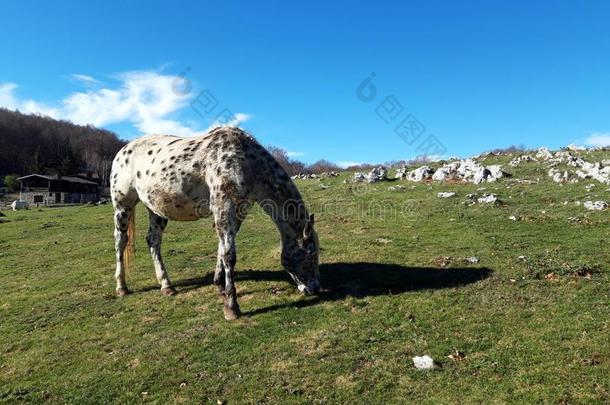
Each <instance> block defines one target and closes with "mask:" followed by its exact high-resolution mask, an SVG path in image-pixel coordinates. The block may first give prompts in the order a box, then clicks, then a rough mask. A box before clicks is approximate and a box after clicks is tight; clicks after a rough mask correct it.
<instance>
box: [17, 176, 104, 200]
mask: <svg viewBox="0 0 610 405" xmlns="http://www.w3.org/2000/svg"><path fill="white" fill-rule="evenodd" d="M19 182H20V183H21V199H22V200H25V201H27V202H28V203H29V204H30V205H37V204H38V205H53V204H77V203H86V202H90V201H93V202H95V201H98V200H99V198H100V186H99V184H98V183H96V182H95V181H92V180H86V179H84V178H82V177H75V176H58V175H56V176H49V175H44V174H30V175H29V176H23V177H20V178H19Z"/></svg>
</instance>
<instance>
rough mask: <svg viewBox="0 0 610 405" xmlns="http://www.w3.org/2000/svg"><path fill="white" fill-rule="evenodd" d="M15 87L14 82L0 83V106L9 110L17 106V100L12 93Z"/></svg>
mask: <svg viewBox="0 0 610 405" xmlns="http://www.w3.org/2000/svg"><path fill="white" fill-rule="evenodd" d="M16 88H17V85H16V84H15V83H0V106H2V107H5V108H8V109H11V110H14V109H15V108H17V100H15V96H14V95H13V92H14V91H15V89H16Z"/></svg>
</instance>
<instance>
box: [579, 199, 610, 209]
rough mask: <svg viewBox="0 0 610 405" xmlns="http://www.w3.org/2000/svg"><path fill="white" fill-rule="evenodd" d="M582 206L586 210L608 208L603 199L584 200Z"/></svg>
mask: <svg viewBox="0 0 610 405" xmlns="http://www.w3.org/2000/svg"><path fill="white" fill-rule="evenodd" d="M584 207H585V208H586V209H588V210H593V211H602V210H605V209H606V208H608V204H607V203H606V202H605V201H585V203H584Z"/></svg>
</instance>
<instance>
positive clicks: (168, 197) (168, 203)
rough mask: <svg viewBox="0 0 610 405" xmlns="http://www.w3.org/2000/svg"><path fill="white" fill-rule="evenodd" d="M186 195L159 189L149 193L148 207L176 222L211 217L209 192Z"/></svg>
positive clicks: (169, 189)
mask: <svg viewBox="0 0 610 405" xmlns="http://www.w3.org/2000/svg"><path fill="white" fill-rule="evenodd" d="M197 191H198V192H196V193H188V194H187V193H185V192H184V191H182V190H176V189H172V188H163V187H159V188H156V189H152V190H150V191H149V192H148V193H147V200H148V201H145V202H147V204H146V205H147V206H148V207H149V208H150V209H151V210H152V211H153V212H154V213H155V214H157V215H160V216H162V217H165V218H168V219H171V220H174V221H195V220H197V219H199V218H203V217H207V216H209V215H211V211H210V202H209V192H207V187H206V189H205V190H197Z"/></svg>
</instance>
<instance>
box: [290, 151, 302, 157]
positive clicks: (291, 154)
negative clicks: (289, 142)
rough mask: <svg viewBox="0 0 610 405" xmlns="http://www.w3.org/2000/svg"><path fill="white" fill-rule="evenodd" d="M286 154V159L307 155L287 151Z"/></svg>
mask: <svg viewBox="0 0 610 405" xmlns="http://www.w3.org/2000/svg"><path fill="white" fill-rule="evenodd" d="M286 154H287V155H288V157H299V156H305V155H307V153H305V152H292V151H288V152H286Z"/></svg>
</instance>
